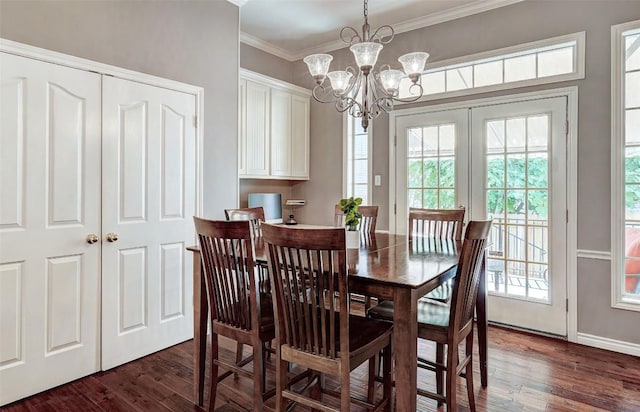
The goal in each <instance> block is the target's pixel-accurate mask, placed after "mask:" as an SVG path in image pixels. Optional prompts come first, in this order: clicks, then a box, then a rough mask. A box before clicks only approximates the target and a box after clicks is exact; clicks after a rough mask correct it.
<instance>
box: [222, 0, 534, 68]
mask: <svg viewBox="0 0 640 412" xmlns="http://www.w3.org/2000/svg"><path fill="white" fill-rule="evenodd" d="M228 1H232V0H228ZM233 1H242V0H233ZM245 1H248V0H245ZM522 1H524V0H479V1H476V2H474V3H470V4H466V5H463V6H458V7H454V8H452V9H449V10H444V11H441V12H438V13H432V14H429V15H427V16H422V17H417V18H415V19H411V20H407V21H404V22H401V23H397V24H394V25H393V29H394V31H395V33H396V34H398V33H405V32H408V31H411V30H416V29H421V28H423V27H428V26H433V25H435V24H439V23H444V22H447V21H451V20H455V19H459V18H462V17H467V16H471V15H472V14H478V13H482V12H485V11H489V10H493V9H497V8H499V7H504V6H509V5H511V4H515V3H519V2H522ZM240 41H241V42H242V43H246V44H249V45H250V46H253V47H256V48H258V49H260V50H263V51H266V52H267V53H271V54H274V55H276V56H278V57H281V58H283V59H286V60H288V61H296V60H300V59H302V58H303V57H305V56H308V55H309V54H314V53H326V52H330V51H334V50H339V49H343V48H345V47H347V46H346V45H345V43H344V42H343V41H342V40H334V41H331V42H327V43H323V44H320V45H318V46H313V47H309V48H306V49H302V50H299V51H297V52H292V51H288V50H285V49H283V48H281V47H278V46H275V45H273V44H271V43H269V42H266V41H264V40H261V39H259V38H257V37H254V36H251V35H249V34H247V33H241V34H240Z"/></svg>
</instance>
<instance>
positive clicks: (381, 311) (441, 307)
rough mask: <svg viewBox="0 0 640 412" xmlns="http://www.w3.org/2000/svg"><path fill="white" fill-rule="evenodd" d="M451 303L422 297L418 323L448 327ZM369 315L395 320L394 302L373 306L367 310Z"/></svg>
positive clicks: (419, 304) (419, 305)
mask: <svg viewBox="0 0 640 412" xmlns="http://www.w3.org/2000/svg"><path fill="white" fill-rule="evenodd" d="M449 312H450V307H449V305H447V304H445V303H442V302H438V301H436V300H430V299H425V298H423V299H420V300H419V301H418V323H419V324H423V325H429V326H433V327H434V328H440V329H446V328H448V327H449ZM367 316H369V317H370V318H372V319H377V320H384V321H387V322H392V321H393V302H392V301H390V300H385V301H383V302H381V303H380V304H378V305H376V306H374V307H372V308H371V309H369V311H368V312H367Z"/></svg>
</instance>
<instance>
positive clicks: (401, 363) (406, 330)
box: [393, 289, 418, 412]
mask: <svg viewBox="0 0 640 412" xmlns="http://www.w3.org/2000/svg"><path fill="white" fill-rule="evenodd" d="M393 301H394V311H393V357H394V358H395V369H394V373H395V381H396V409H395V410H396V411H398V412H405V411H406V412H415V411H416V396H417V393H418V392H417V384H418V377H417V375H418V367H417V364H418V359H417V358H418V314H417V313H418V311H417V305H418V296H417V295H416V294H415V291H413V290H411V289H397V290H396V291H395V292H394V296H393Z"/></svg>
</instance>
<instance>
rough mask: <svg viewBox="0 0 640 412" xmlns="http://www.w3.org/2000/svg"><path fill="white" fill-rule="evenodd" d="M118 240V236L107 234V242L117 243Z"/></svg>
mask: <svg viewBox="0 0 640 412" xmlns="http://www.w3.org/2000/svg"><path fill="white" fill-rule="evenodd" d="M117 240H118V234H117V233H113V232H109V233H107V242H116V241H117Z"/></svg>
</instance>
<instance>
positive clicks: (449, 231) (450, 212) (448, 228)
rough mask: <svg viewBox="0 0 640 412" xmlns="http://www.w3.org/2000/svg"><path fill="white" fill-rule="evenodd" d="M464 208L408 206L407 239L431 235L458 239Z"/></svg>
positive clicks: (460, 233)
mask: <svg viewBox="0 0 640 412" xmlns="http://www.w3.org/2000/svg"><path fill="white" fill-rule="evenodd" d="M464 212H465V209H464V208H460V209H418V208H413V207H412V208H409V239H412V238H414V237H432V238H441V239H453V240H460V239H461V238H462V227H463V226H464Z"/></svg>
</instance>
